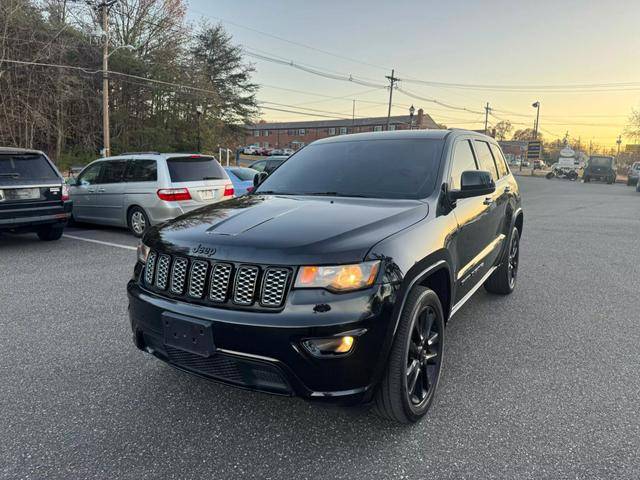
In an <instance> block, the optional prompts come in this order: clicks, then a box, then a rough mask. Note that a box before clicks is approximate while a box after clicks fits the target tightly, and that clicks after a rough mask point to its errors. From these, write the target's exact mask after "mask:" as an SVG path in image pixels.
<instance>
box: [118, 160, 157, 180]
mask: <svg viewBox="0 0 640 480" xmlns="http://www.w3.org/2000/svg"><path fill="white" fill-rule="evenodd" d="M156 180H158V166H157V163H156V161H155V160H129V162H128V164H127V169H126V171H125V174H124V181H125V182H155V181H156Z"/></svg>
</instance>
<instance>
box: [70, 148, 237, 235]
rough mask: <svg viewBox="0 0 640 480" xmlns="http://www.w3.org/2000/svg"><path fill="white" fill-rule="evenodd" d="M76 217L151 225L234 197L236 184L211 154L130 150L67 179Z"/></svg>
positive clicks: (137, 228)
mask: <svg viewBox="0 0 640 480" xmlns="http://www.w3.org/2000/svg"><path fill="white" fill-rule="evenodd" d="M69 185H70V187H71V188H70V193H71V198H72V200H73V220H76V221H80V222H90V223H100V224H104V225H115V226H122V227H128V228H129V229H130V230H131V232H132V233H133V234H134V235H136V236H137V237H140V236H142V234H143V233H144V232H145V230H146V229H147V227H148V226H149V225H155V224H157V223H161V222H164V221H166V220H170V219H172V218H175V217H177V216H178V215H182V214H183V213H186V212H188V211H190V210H194V209H196V208H198V207H202V206H204V205H208V204H211V203H216V202H220V201H222V200H228V199H230V198H233V196H234V191H233V184H232V183H231V180H230V179H229V176H228V175H227V173H226V172H225V171H224V169H223V168H222V167H221V166H220V164H219V163H218V161H217V160H216V159H215V158H214V157H211V156H206V155H192V154H182V153H155V152H154V153H128V154H122V155H119V156H116V157H108V158H102V159H99V160H96V161H94V162H92V163H90V164H89V165H87V166H86V167H85V168H84V169H83V170H82V172H80V174H79V175H78V177H77V178H76V179H73V180H71V181H70V182H69Z"/></svg>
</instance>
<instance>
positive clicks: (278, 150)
mask: <svg viewBox="0 0 640 480" xmlns="http://www.w3.org/2000/svg"><path fill="white" fill-rule="evenodd" d="M271 155H284V150H283V149H281V148H274V149H273V150H271V151H270V152H269V156H271Z"/></svg>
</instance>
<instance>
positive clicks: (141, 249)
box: [138, 242, 151, 263]
mask: <svg viewBox="0 0 640 480" xmlns="http://www.w3.org/2000/svg"><path fill="white" fill-rule="evenodd" d="M150 251H151V249H150V248H149V247H147V246H146V245H145V244H144V243H142V242H140V243H139V244H138V261H139V262H142V263H147V257H148V256H149V252H150Z"/></svg>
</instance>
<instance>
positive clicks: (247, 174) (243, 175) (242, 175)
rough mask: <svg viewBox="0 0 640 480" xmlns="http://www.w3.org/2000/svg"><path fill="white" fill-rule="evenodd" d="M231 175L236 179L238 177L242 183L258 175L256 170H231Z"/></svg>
mask: <svg viewBox="0 0 640 480" xmlns="http://www.w3.org/2000/svg"><path fill="white" fill-rule="evenodd" d="M231 173H233V174H234V175H235V176H236V177H238V178H239V179H240V180H242V181H243V182H246V181H248V180H253V177H255V176H256V173H258V171H257V170H254V169H253V168H232V169H231Z"/></svg>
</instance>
